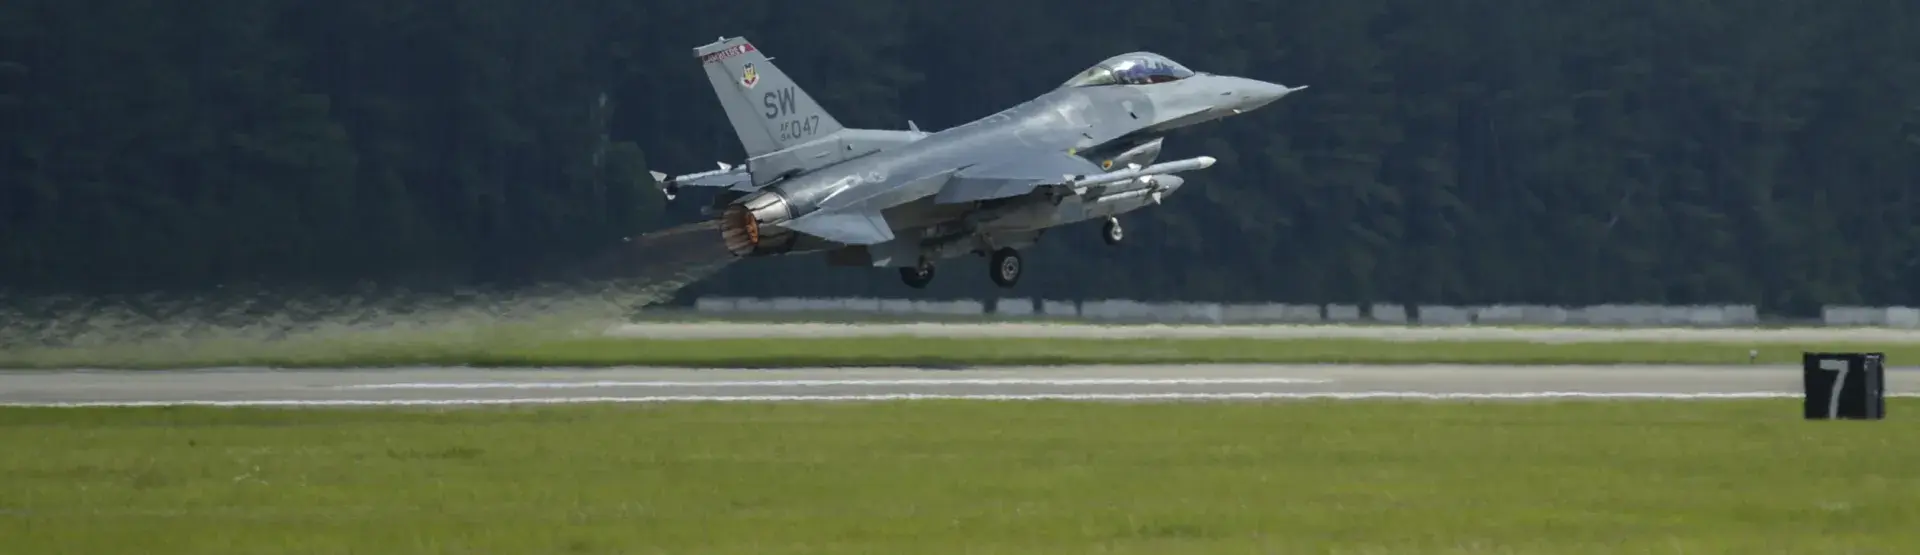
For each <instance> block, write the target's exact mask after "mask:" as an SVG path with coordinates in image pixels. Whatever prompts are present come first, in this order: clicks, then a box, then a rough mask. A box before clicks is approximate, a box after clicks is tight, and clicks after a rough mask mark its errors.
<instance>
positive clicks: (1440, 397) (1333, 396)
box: [0, 391, 1920, 408]
mask: <svg viewBox="0 0 1920 555" xmlns="http://www.w3.org/2000/svg"><path fill="white" fill-rule="evenodd" d="M1887 396H1888V397H1920V394H1888V395H1887ZM1800 397H1801V394H1800V393H1798V392H1786V391H1744V392H1725V393H1657V392H1647V393H1633V392H1621V393H1595V392H1577V391H1541V392H1516V393H1426V392H1415V391H1353V392H1257V393H1033V394H991V393H982V394H920V393H890V394H874V395H659V396H634V397H530V398H519V399H337V400H335V399H313V400H295V399H271V400H270V399H262V400H233V401H211V400H181V401H72V402H44V403H31V402H7V403H0V406H5V407H66V408H83V407H165V406H210V407H354V406H376V407H377V406H386V407H392V406H448V405H469V406H471V405H553V404H576V403H674V402H735V403H741V402H747V403H766V402H783V401H785V402H849V401H918V400H943V399H973V400H987V401H1259V400H1288V399H1292V400H1313V399H1328V400H1342V401H1356V400H1433V401H1472V400H1669V401H1708V400H1734V399H1798V398H1800Z"/></svg>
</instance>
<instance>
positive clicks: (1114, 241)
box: [1100, 217, 1127, 245]
mask: <svg viewBox="0 0 1920 555" xmlns="http://www.w3.org/2000/svg"><path fill="white" fill-rule="evenodd" d="M1126 238H1127V237H1126V230H1125V229H1121V227H1120V218H1114V217H1108V218H1107V223H1106V224H1105V225H1102V226H1100V240H1102V241H1106V242H1107V244H1108V245H1118V244H1120V240H1122V239H1126Z"/></svg>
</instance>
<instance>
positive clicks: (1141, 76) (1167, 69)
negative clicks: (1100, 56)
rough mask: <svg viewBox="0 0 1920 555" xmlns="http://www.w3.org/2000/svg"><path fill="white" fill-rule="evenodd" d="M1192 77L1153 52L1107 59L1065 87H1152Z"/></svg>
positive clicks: (1188, 71) (1191, 74) (1185, 69)
mask: <svg viewBox="0 0 1920 555" xmlns="http://www.w3.org/2000/svg"><path fill="white" fill-rule="evenodd" d="M1193 74H1194V72H1193V70H1190V69H1187V68H1186V67H1183V66H1181V65H1180V64H1179V63H1176V62H1174V61H1173V60H1169V59H1167V58H1166V57H1164V56H1160V55H1158V54H1153V53H1150V52H1133V53H1128V54H1121V55H1119V56H1114V57H1112V58H1108V59H1106V60H1104V61H1102V62H1100V63H1099V64H1096V65H1094V66H1093V67H1091V68H1087V70H1086V71H1084V72H1081V73H1080V74H1079V75H1076V76H1074V78H1073V79H1069V80H1068V81H1067V82H1066V83H1063V84H1062V86H1066V87H1094V86H1100V85H1150V84H1154V83H1165V82H1168V81H1178V80H1181V79H1185V78H1187V77H1191V76H1193Z"/></svg>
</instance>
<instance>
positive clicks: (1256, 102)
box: [1240, 79, 1306, 112]
mask: <svg viewBox="0 0 1920 555" xmlns="http://www.w3.org/2000/svg"><path fill="white" fill-rule="evenodd" d="M1301 88H1306V87H1301ZM1297 90H1300V89H1290V88H1287V87H1286V86H1285V85H1280V84H1275V83H1268V82H1266V81H1260V80H1255V79H1248V80H1247V82H1246V85H1245V88H1243V89H1242V92H1241V94H1242V95H1243V96H1245V98H1246V100H1245V101H1244V102H1243V103H1242V104H1241V105H1240V111H1243V112H1244V111H1249V110H1254V109H1258V108H1260V107H1262V106H1266V105H1268V104H1272V103H1273V101H1275V100H1279V99H1280V97H1283V96H1286V95H1288V94H1290V93H1292V92H1293V91H1297Z"/></svg>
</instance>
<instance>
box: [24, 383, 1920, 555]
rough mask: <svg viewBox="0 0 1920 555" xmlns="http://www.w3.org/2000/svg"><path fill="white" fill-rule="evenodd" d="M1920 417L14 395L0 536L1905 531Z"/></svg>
mask: <svg viewBox="0 0 1920 555" xmlns="http://www.w3.org/2000/svg"><path fill="white" fill-rule="evenodd" d="M1889 403H1890V405H1892V406H1890V407H1889V409H1890V412H1891V413H1893V414H1895V415H1899V414H1906V413H1908V412H1910V411H1915V410H1920V402H1914V401H1908V400H1904V399H1895V400H1890V401H1889ZM1912 431H1913V425H1912V424H1910V423H1908V422H1905V421H1902V420H1901V419H1898V418H1897V417H1896V418H1895V419H1893V420H1888V421H1883V422H1871V423H1868V422H1804V421H1800V420H1798V406H1797V405H1796V404H1795V403H1794V402H1791V401H1725V402H1695V403H1675V402H1667V403H1661V402H1644V403H1642V402H1612V403H1508V404H1468V403H1386V402H1368V403H1353V402H1347V403H1339V402H1293V403H1279V404H1200V403H1194V404H1130V405H1123V404H1091V403H1063V402H1044V403H1043V402H1030V403H1005V402H1002V403H995V402H913V403H875V404H839V405H807V404H755V405H739V404H733V405H721V404H677V405H653V406H619V407H605V406H601V407H583V406H573V407H542V408H502V409H464V410H455V411H429V410H271V409H248V410H241V409H7V410H0V445H5V446H6V448H5V449H0V538H4V541H0V552H5V553H33V554H43V553H45V554H52V553H87V554H96V553H100V554H104V553H142V554H153V555H162V554H171V553H182V554H186V553H191V554H195V555H199V554H211V553H381V554H395V555H397V554H408V553H696V552H698V553H739V554H755V555H758V554H770V553H835V554H844V553H884V554H900V553H913V554H937V553H1071V552H1103V553H1154V554H1165V553H1292V552H1313V553H1416V552H1417V553H1591V554H1609V555H1611V554H1618V553H1795V554H1811V553H1888V554H1893V553H1915V552H1920V526H1915V523H1920V503H1916V501H1915V500H1917V499H1920V466H1917V465H1915V464H1912V463H1913V461H1920V443H1916V442H1914V441H1911V439H1910V438H1911V436H1909V435H1908V434H1910V433H1912Z"/></svg>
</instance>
